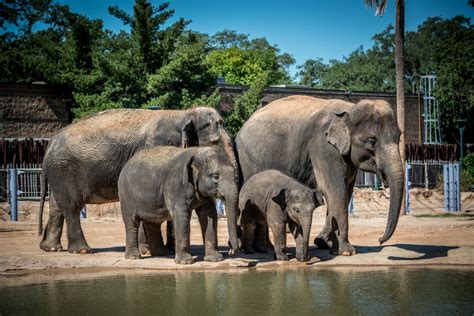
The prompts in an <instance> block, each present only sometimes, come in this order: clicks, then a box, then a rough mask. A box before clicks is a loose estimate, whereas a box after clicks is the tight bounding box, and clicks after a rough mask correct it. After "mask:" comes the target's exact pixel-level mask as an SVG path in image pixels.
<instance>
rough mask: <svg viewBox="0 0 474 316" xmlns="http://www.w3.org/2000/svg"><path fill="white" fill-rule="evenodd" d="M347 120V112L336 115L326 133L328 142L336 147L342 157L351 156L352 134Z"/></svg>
mask: <svg viewBox="0 0 474 316" xmlns="http://www.w3.org/2000/svg"><path fill="white" fill-rule="evenodd" d="M346 120H347V112H341V113H336V116H335V117H334V119H333V120H332V122H331V124H330V125H329V129H328V131H327V132H326V136H327V139H328V142H329V143H330V144H331V145H333V146H334V147H336V148H337V149H338V150H339V152H340V153H341V155H347V154H349V150H350V149H351V133H350V131H349V127H348V126H347V124H346Z"/></svg>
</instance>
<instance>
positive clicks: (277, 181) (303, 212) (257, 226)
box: [239, 170, 322, 261]
mask: <svg viewBox="0 0 474 316" xmlns="http://www.w3.org/2000/svg"><path fill="white" fill-rule="evenodd" d="M321 204H322V196H321V195H320V194H319V192H314V191H312V190H311V189H309V188H308V187H306V186H304V185H302V184H301V183H299V182H298V181H296V180H295V179H293V178H290V177H288V176H287V175H285V174H283V173H281V172H280V171H277V170H267V171H262V172H259V173H257V174H255V175H253V176H252V177H250V179H248V181H247V182H245V184H244V185H243V187H242V189H241V191H240V195H239V209H240V211H241V214H240V216H241V218H240V221H241V225H242V249H243V250H244V251H245V252H246V253H253V251H254V250H256V251H257V252H267V249H266V247H267V244H268V241H267V240H266V238H267V229H268V226H269V227H270V228H271V230H272V234H273V245H274V250H275V258H276V260H282V261H286V260H288V257H287V255H286V253H285V252H286V251H285V250H286V224H287V223H288V224H289V227H290V231H291V233H292V234H293V237H294V238H295V241H296V259H297V260H298V261H307V260H309V255H308V243H309V235H310V233H311V224H312V221H313V212H314V210H315V208H316V207H318V206H319V205H321Z"/></svg>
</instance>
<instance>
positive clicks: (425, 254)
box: [356, 244, 459, 260]
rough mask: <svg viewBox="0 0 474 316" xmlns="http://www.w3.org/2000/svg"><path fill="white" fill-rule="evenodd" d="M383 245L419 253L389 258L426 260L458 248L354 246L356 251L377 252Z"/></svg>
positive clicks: (439, 256) (445, 254) (410, 245)
mask: <svg viewBox="0 0 474 316" xmlns="http://www.w3.org/2000/svg"><path fill="white" fill-rule="evenodd" d="M385 247H396V248H400V249H403V250H408V251H412V252H416V253H419V254H421V256H419V257H415V258H413V257H395V256H389V257H388V258H387V259H389V260H426V259H433V258H443V257H447V256H448V252H449V251H450V250H452V249H458V248H459V247H449V246H435V245H414V244H395V245H387V246H373V247H371V246H356V249H357V253H359V254H364V253H377V252H381V251H382V249H384V248H385Z"/></svg>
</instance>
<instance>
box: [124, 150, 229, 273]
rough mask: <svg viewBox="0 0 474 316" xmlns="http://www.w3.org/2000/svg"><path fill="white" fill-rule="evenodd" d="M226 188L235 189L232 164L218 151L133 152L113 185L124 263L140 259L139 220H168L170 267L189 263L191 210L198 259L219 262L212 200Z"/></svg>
mask: <svg viewBox="0 0 474 316" xmlns="http://www.w3.org/2000/svg"><path fill="white" fill-rule="evenodd" d="M226 168H227V169H229V170H227V169H226ZM222 175H224V176H222ZM226 177H230V179H226ZM227 180H228V181H227ZM228 183H233V184H234V185H235V182H234V181H233V172H232V165H231V164H230V163H229V161H228V159H227V158H226V156H225V153H224V152H223V151H222V149H220V148H218V147H191V148H187V149H182V148H177V147H155V148H150V149H144V150H142V151H140V152H139V153H137V154H136V155H135V156H133V157H132V158H131V159H130V160H129V161H128V162H127V163H126V164H125V166H124V168H123V170H122V172H121V173H120V177H119V181H118V191H119V198H120V206H121V210H122V217H123V220H124V223H125V229H126V251H125V258H127V259H138V258H140V252H139V250H138V227H139V224H140V221H143V222H144V223H145V224H146V223H151V224H152V225H154V224H161V223H162V222H164V221H169V220H172V221H173V224H174V229H175V240H176V253H175V262H176V263H178V264H191V263H193V262H194V259H193V257H192V256H191V254H190V253H189V250H190V249H189V248H190V219H191V211H192V210H193V209H195V210H196V213H197V215H198V217H199V222H200V224H201V229H202V234H203V239H204V243H205V257H204V260H206V261H213V262H217V261H221V260H223V256H222V254H220V253H219V252H218V250H217V212H216V209H215V207H214V204H213V199H214V198H216V197H218V196H219V197H224V196H225V193H226V192H224V191H226V190H227V189H226V188H225V185H226V184H228ZM160 236H161V235H160Z"/></svg>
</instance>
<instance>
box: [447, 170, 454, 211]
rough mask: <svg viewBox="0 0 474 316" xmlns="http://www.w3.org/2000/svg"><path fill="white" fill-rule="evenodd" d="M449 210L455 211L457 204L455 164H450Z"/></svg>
mask: <svg viewBox="0 0 474 316" xmlns="http://www.w3.org/2000/svg"><path fill="white" fill-rule="evenodd" d="M448 168H449V173H448V174H449V180H448V181H449V211H450V212H454V211H455V209H454V208H455V205H456V196H455V191H454V165H453V164H449V167H448Z"/></svg>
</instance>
